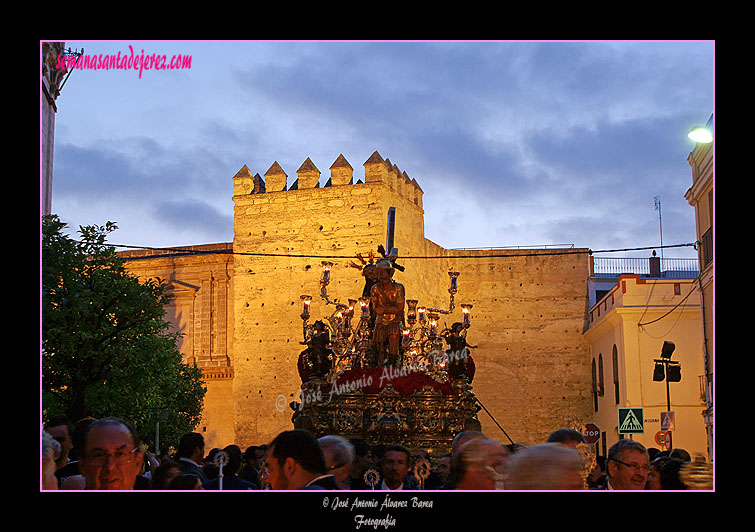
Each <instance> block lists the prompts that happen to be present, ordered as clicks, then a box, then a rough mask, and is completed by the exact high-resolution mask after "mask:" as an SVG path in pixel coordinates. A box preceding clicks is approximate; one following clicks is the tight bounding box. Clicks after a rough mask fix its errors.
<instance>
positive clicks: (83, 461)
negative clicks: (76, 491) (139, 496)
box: [79, 418, 144, 490]
mask: <svg viewBox="0 0 755 532" xmlns="http://www.w3.org/2000/svg"><path fill="white" fill-rule="evenodd" d="M143 458H144V454H143V453H142V449H141V441H140V440H139V436H138V435H137V433H136V430H134V428H133V427H132V426H131V425H129V424H128V423H126V422H124V421H121V420H120V419H116V418H104V419H98V420H97V421H95V422H94V423H92V425H91V426H90V427H89V430H88V431H87V433H86V436H85V438H84V452H83V455H82V456H81V458H80V465H79V469H80V471H81V474H82V475H84V478H85V479H86V489H88V490H132V489H134V483H135V481H136V477H137V475H138V474H139V472H140V471H141V468H142V460H143Z"/></svg>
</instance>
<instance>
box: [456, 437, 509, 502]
mask: <svg viewBox="0 0 755 532" xmlns="http://www.w3.org/2000/svg"><path fill="white" fill-rule="evenodd" d="M508 454H509V453H508V449H507V448H506V447H505V446H503V445H501V444H500V443H498V442H497V441H493V440H488V439H482V438H473V439H470V440H467V441H466V442H465V443H463V444H462V445H460V446H459V448H458V449H457V450H456V453H454V454H453V455H452V457H451V473H450V477H449V478H450V480H451V482H452V483H453V485H454V487H455V488H456V489H458V490H494V489H497V488H501V487H502V481H503V474H504V468H505V465H506V461H507V458H508Z"/></svg>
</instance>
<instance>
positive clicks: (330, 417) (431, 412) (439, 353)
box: [290, 246, 480, 456]
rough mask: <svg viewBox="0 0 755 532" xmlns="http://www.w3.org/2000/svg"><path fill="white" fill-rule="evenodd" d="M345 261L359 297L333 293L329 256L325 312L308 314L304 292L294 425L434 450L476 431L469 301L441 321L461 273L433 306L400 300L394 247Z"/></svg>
mask: <svg viewBox="0 0 755 532" xmlns="http://www.w3.org/2000/svg"><path fill="white" fill-rule="evenodd" d="M378 252H379V256H376V255H375V254H374V253H373V252H370V253H369V257H368V258H367V259H365V258H364V257H363V256H362V255H361V254H357V255H356V258H357V259H359V261H360V263H359V264H357V263H355V262H354V261H351V262H350V264H349V266H351V267H354V268H357V269H360V270H361V272H362V275H363V277H364V280H365V284H364V288H363V291H362V294H361V296H360V297H358V298H355V299H348V303H342V302H339V301H338V300H337V299H331V296H330V295H329V294H328V285H329V284H330V281H331V268H332V266H333V263H332V262H328V261H323V262H322V273H321V276H320V297H321V299H322V301H324V302H325V304H326V306H332V307H333V311H332V312H331V313H330V315H327V316H325V317H324V318H323V319H319V320H316V321H314V322H310V319H311V317H312V315H311V312H312V310H311V304H312V300H313V298H312V297H311V296H309V295H302V296H301V298H300V304H301V309H302V312H301V319H302V336H303V340H302V341H301V344H302V345H306V346H307V348H306V349H305V350H304V351H302V352H301V353H300V355H299V358H298V371H299V376H300V377H301V390H300V391H301V395H300V397H299V401H296V402H293V403H291V405H290V406H291V408H292V410H293V411H294V413H293V416H292V421H293V424H294V427H296V428H304V429H307V430H309V431H310V432H312V433H313V434H315V435H316V436H318V437H319V436H322V435H326V434H339V435H341V436H343V437H345V438H360V439H363V440H364V441H366V442H367V443H369V444H370V445H377V444H386V445H389V444H393V443H401V444H403V445H405V446H406V447H408V448H409V449H411V450H424V451H427V452H428V453H431V455H435V456H440V455H441V454H443V453H446V452H448V451H449V450H450V447H451V442H452V440H453V438H454V436H455V435H456V434H458V433H459V432H461V431H462V430H468V429H474V430H479V428H480V423H479V421H478V419H477V412H478V410H479V409H480V407H479V406H478V405H477V398H476V397H475V395H474V393H473V392H472V380H473V378H474V372H475V367H474V361H473V360H472V357H471V356H470V350H469V349H470V348H472V347H474V346H471V345H469V344H468V343H467V332H468V331H469V328H470V326H471V320H472V314H471V311H472V305H469V304H463V305H461V320H460V321H456V322H454V323H453V324H452V325H451V326H450V327H444V328H442V329H441V328H440V326H439V319H440V317H441V316H450V315H451V314H452V313H453V311H454V309H455V303H454V296H455V294H456V293H457V291H458V277H459V272H455V271H449V272H448V275H449V287H448V292H449V294H450V303H449V307H448V309H437V308H431V307H427V306H423V305H421V304H420V301H418V300H416V299H406V298H405V296H406V293H405V287H404V286H403V285H402V284H400V283H397V282H396V281H394V280H393V274H394V272H395V271H396V270H400V271H404V267H403V266H401V265H399V264H397V254H396V251H395V249H392V250H391V253H390V254H386V253H385V250H384V248H383V247H382V246H379V247H378Z"/></svg>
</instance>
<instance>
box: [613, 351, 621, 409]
mask: <svg viewBox="0 0 755 532" xmlns="http://www.w3.org/2000/svg"><path fill="white" fill-rule="evenodd" d="M612 358H613V390H614V394H615V396H616V397H615V400H616V404H619V353H618V352H617V351H616V344H614V346H613V357H612Z"/></svg>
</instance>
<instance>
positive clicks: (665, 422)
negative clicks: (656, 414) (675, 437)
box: [661, 410, 676, 431]
mask: <svg viewBox="0 0 755 532" xmlns="http://www.w3.org/2000/svg"><path fill="white" fill-rule="evenodd" d="M675 425H676V415H675V414H674V411H673V410H671V411H670V412H661V430H668V431H672V430H674V426H675Z"/></svg>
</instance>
